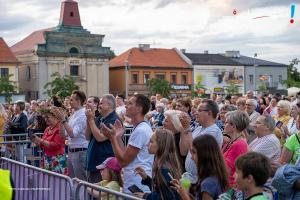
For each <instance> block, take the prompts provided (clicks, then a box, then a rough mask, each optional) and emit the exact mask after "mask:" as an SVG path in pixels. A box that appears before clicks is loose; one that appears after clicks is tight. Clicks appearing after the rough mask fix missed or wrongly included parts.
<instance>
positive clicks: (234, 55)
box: [225, 51, 241, 58]
mask: <svg viewBox="0 0 300 200" xmlns="http://www.w3.org/2000/svg"><path fill="white" fill-rule="evenodd" d="M225 56H226V57H229V58H239V57H241V55H240V51H225Z"/></svg>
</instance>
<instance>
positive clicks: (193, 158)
mask: <svg viewBox="0 0 300 200" xmlns="http://www.w3.org/2000/svg"><path fill="white" fill-rule="evenodd" d="M190 151H191V155H192V160H193V161H194V162H195V163H198V159H197V158H198V156H197V150H196V149H195V147H192V148H191V150H190Z"/></svg>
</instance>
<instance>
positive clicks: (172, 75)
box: [171, 74, 177, 84]
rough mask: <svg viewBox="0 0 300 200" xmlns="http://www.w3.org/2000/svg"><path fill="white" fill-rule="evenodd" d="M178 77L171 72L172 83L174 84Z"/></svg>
mask: <svg viewBox="0 0 300 200" xmlns="http://www.w3.org/2000/svg"><path fill="white" fill-rule="evenodd" d="M176 79H177V77H176V74H171V83H172V84H176Z"/></svg>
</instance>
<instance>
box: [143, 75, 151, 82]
mask: <svg viewBox="0 0 300 200" xmlns="http://www.w3.org/2000/svg"><path fill="white" fill-rule="evenodd" d="M149 79H150V74H144V84H146V83H147V81H148V80H149Z"/></svg>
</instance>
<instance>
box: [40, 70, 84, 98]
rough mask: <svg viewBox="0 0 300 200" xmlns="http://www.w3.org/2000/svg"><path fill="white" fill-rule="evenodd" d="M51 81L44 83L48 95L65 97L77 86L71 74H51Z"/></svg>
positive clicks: (77, 87)
mask: <svg viewBox="0 0 300 200" xmlns="http://www.w3.org/2000/svg"><path fill="white" fill-rule="evenodd" d="M51 77H52V78H53V80H52V81H50V82H48V83H46V84H45V86H44V89H46V92H45V94H47V95H48V96H50V97H51V96H54V95H56V96H58V97H61V98H65V97H67V96H70V95H71V94H72V91H73V90H78V89H79V86H78V85H76V84H75V80H74V78H73V77H71V76H61V75H60V74H59V73H58V72H56V73H53V74H52V75H51Z"/></svg>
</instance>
